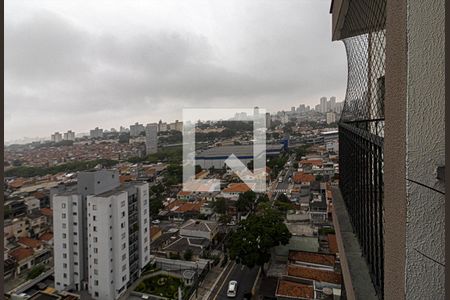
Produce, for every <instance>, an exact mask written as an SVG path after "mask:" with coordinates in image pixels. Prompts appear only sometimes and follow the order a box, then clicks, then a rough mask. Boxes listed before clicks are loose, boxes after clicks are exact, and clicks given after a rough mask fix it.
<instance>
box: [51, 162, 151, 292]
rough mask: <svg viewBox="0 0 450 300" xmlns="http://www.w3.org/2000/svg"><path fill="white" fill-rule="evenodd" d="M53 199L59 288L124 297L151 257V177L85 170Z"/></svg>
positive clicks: (55, 259)
mask: <svg viewBox="0 0 450 300" xmlns="http://www.w3.org/2000/svg"><path fill="white" fill-rule="evenodd" d="M52 201H53V232H54V270H55V273H54V277H55V288H56V289H57V290H59V291H62V290H70V289H74V290H77V291H79V290H87V291H88V292H89V294H90V295H91V297H92V298H94V299H101V300H103V299H104V300H107V299H108V300H109V299H118V298H119V297H120V296H122V295H123V293H124V292H125V291H126V289H127V287H129V286H130V285H131V284H132V283H133V282H134V281H135V280H136V279H137V278H138V277H139V276H140V274H141V271H142V269H143V268H144V267H145V265H146V264H147V263H148V262H149V260H150V240H149V218H150V217H149V202H148V183H146V182H134V183H126V184H122V185H121V184H120V181H119V173H118V172H117V171H112V170H97V171H87V172H80V173H79V174H78V182H77V185H76V186H72V187H66V188H63V189H59V190H58V191H56V192H55V194H54V195H53V199H52Z"/></svg>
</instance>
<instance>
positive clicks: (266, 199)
mask: <svg viewBox="0 0 450 300" xmlns="http://www.w3.org/2000/svg"><path fill="white" fill-rule="evenodd" d="M263 202H269V196H267V194H263V195H260V196H259V197H258V200H257V203H263Z"/></svg>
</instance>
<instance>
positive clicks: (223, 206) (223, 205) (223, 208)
mask: <svg viewBox="0 0 450 300" xmlns="http://www.w3.org/2000/svg"><path fill="white" fill-rule="evenodd" d="M227 207H228V205H227V200H226V199H225V198H217V199H216V201H214V202H213V208H214V212H215V213H218V214H221V215H223V214H225V213H226V212H227Z"/></svg>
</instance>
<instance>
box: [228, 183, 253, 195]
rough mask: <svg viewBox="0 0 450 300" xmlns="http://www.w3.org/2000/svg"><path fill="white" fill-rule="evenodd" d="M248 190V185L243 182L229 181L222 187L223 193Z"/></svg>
mask: <svg viewBox="0 0 450 300" xmlns="http://www.w3.org/2000/svg"><path fill="white" fill-rule="evenodd" d="M248 191H250V187H249V186H248V185H247V184H245V183H230V184H229V185H228V186H227V187H226V188H224V189H223V192H224V193H245V192H248Z"/></svg>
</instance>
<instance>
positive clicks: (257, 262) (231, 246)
mask: <svg viewBox="0 0 450 300" xmlns="http://www.w3.org/2000/svg"><path fill="white" fill-rule="evenodd" d="M240 224H241V225H240V226H239V227H238V229H237V230H236V231H235V232H234V233H232V235H231V237H230V240H229V242H228V250H229V255H230V258H231V259H233V260H235V261H236V262H237V263H242V264H243V265H245V266H247V267H249V268H253V267H254V266H259V267H262V272H263V273H264V268H263V266H264V264H265V263H267V262H269V260H270V256H271V249H272V248H273V247H275V246H278V245H287V244H288V243H289V240H290V238H291V236H292V235H291V233H290V232H289V230H288V228H287V227H286V224H284V222H283V217H282V216H281V214H280V213H279V212H277V211H275V210H273V209H270V208H267V209H265V210H263V211H262V213H261V214H254V215H250V216H249V217H248V218H247V219H246V220H244V221H242V222H241V223H240ZM264 275H265V273H264Z"/></svg>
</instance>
